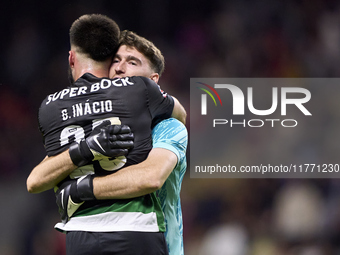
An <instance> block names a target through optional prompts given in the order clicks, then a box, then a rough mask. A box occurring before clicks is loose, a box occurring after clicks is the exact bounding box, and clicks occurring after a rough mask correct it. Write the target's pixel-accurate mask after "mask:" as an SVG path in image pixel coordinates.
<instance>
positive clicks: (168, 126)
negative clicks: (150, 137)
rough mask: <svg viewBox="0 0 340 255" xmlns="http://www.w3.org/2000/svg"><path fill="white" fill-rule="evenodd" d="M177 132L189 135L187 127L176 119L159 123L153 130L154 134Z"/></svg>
mask: <svg viewBox="0 0 340 255" xmlns="http://www.w3.org/2000/svg"><path fill="white" fill-rule="evenodd" d="M165 130H167V131H169V130H175V131H176V132H177V133H179V132H184V133H185V134H187V133H188V131H187V128H186V127H185V125H184V124H183V123H182V122H180V121H179V120H177V119H175V118H169V119H165V120H162V121H161V122H159V123H158V124H157V125H156V126H155V127H154V129H153V132H163V131H165Z"/></svg>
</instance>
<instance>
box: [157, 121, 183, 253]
mask: <svg viewBox="0 0 340 255" xmlns="http://www.w3.org/2000/svg"><path fill="white" fill-rule="evenodd" d="M152 140H153V148H164V149H167V150H170V151H172V152H174V153H175V154H176V155H177V158H178V162H177V165H176V167H175V168H174V170H173V171H172V172H171V174H170V176H169V177H168V179H167V180H166V181H165V183H164V185H163V186H162V188H161V189H160V190H158V191H157V194H158V197H159V199H160V202H161V206H162V210H163V213H164V216H165V224H166V231H165V238H166V241H167V244H168V249H169V255H183V254H184V248H183V221H182V209H181V200H180V191H181V185H182V181H183V177H184V174H185V171H186V167H187V163H186V149H187V144H188V132H187V130H186V128H185V126H184V125H183V124H182V123H181V122H179V121H178V120H176V119H173V118H171V119H167V120H163V121H162V122H160V123H159V124H158V125H157V126H156V127H155V128H154V129H153V131H152Z"/></svg>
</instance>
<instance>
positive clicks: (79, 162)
mask: <svg viewBox="0 0 340 255" xmlns="http://www.w3.org/2000/svg"><path fill="white" fill-rule="evenodd" d="M82 142H85V141H81V142H80V143H82ZM81 147H82V146H81V144H78V143H73V144H72V145H71V146H70V148H69V154H70V157H71V160H72V162H73V164H75V165H76V166H85V165H87V164H88V163H89V161H91V160H88V159H86V158H85V157H84V156H83V154H84V152H83V151H82V149H81Z"/></svg>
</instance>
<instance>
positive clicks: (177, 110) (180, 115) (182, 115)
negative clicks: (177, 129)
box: [171, 97, 187, 125]
mask: <svg viewBox="0 0 340 255" xmlns="http://www.w3.org/2000/svg"><path fill="white" fill-rule="evenodd" d="M172 98H173V99H174V109H173V110H172V114H171V117H173V118H175V119H178V120H179V121H180V122H182V123H183V124H184V125H185V123H186V118H187V113H186V111H185V109H184V107H183V105H181V103H180V102H179V101H178V100H177V98H175V97H172Z"/></svg>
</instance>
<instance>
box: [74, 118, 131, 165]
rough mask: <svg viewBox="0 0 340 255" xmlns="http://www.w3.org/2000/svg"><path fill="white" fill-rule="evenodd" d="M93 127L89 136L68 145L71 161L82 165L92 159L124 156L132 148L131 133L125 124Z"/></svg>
mask: <svg viewBox="0 0 340 255" xmlns="http://www.w3.org/2000/svg"><path fill="white" fill-rule="evenodd" d="M103 125H105V122H104V123H103V124H102V125H100V126H99V127H97V128H95V129H94V130H93V131H92V133H91V134H90V136H89V137H87V138H86V139H82V140H81V141H80V143H79V144H78V143H74V144H72V145H71V146H70V149H69V153H70V156H71V160H72V162H73V163H74V164H75V165H77V166H84V165H87V164H89V163H90V162H91V161H93V160H99V159H103V157H106V158H114V157H119V156H125V155H127V154H128V149H131V148H133V138H134V137H133V133H132V132H131V130H130V127H129V126H127V125H109V126H103Z"/></svg>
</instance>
